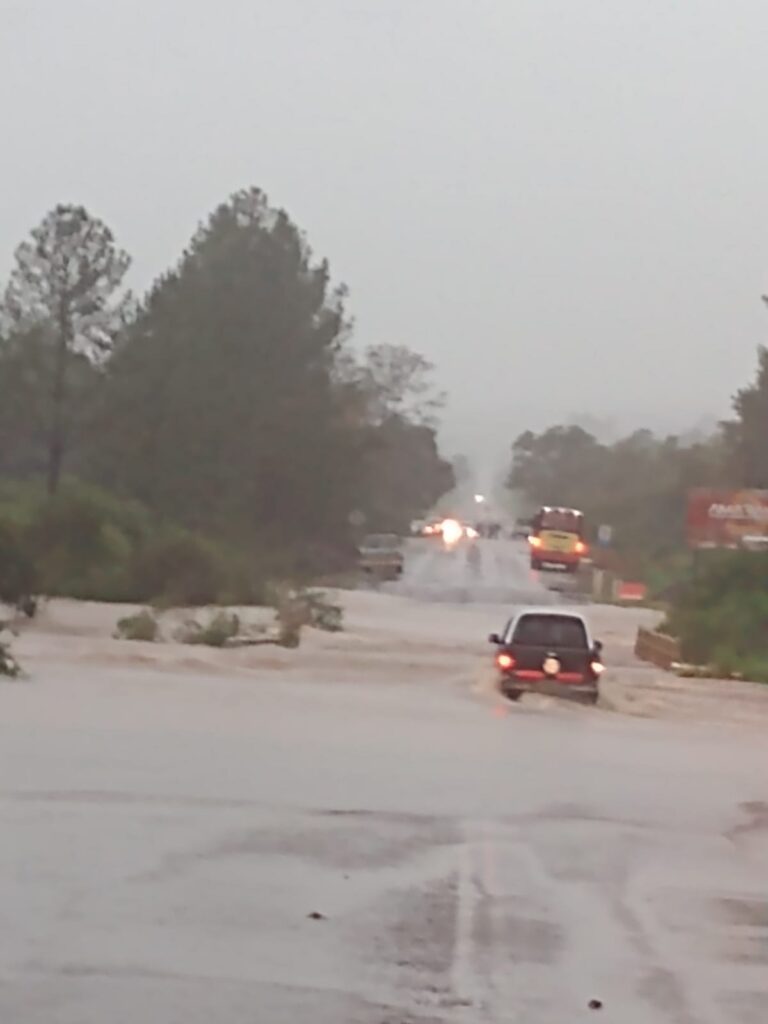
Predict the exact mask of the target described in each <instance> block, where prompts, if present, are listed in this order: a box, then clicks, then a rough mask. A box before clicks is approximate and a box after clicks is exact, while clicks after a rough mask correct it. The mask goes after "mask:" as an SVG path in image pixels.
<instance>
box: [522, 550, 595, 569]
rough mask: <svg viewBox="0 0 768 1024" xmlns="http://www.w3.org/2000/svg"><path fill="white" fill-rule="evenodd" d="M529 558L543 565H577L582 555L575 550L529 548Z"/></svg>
mask: <svg viewBox="0 0 768 1024" xmlns="http://www.w3.org/2000/svg"><path fill="white" fill-rule="evenodd" d="M531 558H532V559H534V561H536V562H543V563H544V564H545V565H546V564H550V565H578V564H579V562H580V561H581V559H582V555H580V554H579V553H578V552H576V551H542V549H541V548H531Z"/></svg>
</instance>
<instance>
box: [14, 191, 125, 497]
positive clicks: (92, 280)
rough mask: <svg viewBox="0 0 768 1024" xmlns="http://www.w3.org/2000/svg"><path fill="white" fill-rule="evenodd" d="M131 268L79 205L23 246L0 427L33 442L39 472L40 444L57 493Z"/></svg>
mask: <svg viewBox="0 0 768 1024" xmlns="http://www.w3.org/2000/svg"><path fill="white" fill-rule="evenodd" d="M129 263H130V260H129V257H128V256H127V255H126V253H124V252H122V251H121V250H119V249H118V248H117V247H116V245H115V241H114V238H113V235H112V232H111V231H110V229H109V228H108V227H107V226H106V225H105V224H104V223H103V222H102V221H100V220H98V219H96V218H94V217H91V216H90V214H89V213H88V212H87V211H86V210H85V209H84V208H83V207H82V206H57V207H56V208H55V209H54V210H52V211H51V212H50V213H49V214H48V215H47V216H46V217H45V218H44V219H43V221H42V222H41V223H40V224H39V225H38V226H37V227H36V228H35V229H34V230H33V231H32V233H31V237H30V238H29V239H28V240H27V241H25V242H22V244H21V245H20V246H19V247H18V249H17V250H16V255H15V264H14V267H13V269H12V272H11V276H10V280H9V282H8V286H7V288H6V291H5V298H4V302H3V307H2V320H3V328H4V330H3V333H4V342H3V346H2V352H0V372H1V373H2V378H3V384H2V387H1V388H0V390H2V392H3V395H2V397H4V398H6V399H7V401H8V403H9V404H8V405H7V406H6V412H5V422H4V423H3V424H2V425H3V426H4V427H5V429H6V431H7V430H8V429H9V426H8V424H9V422H10V423H11V424H14V423H15V424H16V427H17V430H18V432H19V435H20V437H21V439H22V450H23V449H24V446H25V445H26V448H27V452H26V455H24V454H23V455H22V466H21V467H20V468H22V469H23V468H24V466H25V463H24V459H25V458H27V459H29V466H30V468H34V466H35V463H36V459H37V457H38V456H37V454H36V452H37V450H38V449H39V447H40V446H41V445H42V447H43V449H44V452H45V456H44V459H45V475H46V481H47V487H48V491H49V493H50V494H54V493H55V492H56V490H57V489H58V486H59V482H60V479H61V474H62V470H63V467H64V462H65V458H66V457H67V455H68V454H69V452H70V450H71V448H72V446H73V444H74V442H75V439H76V431H77V426H78V423H79V421H81V419H82V416H83V412H84V400H85V398H86V396H87V395H88V394H89V393H90V391H91V390H92V386H93V385H94V384H95V382H96V380H97V379H98V377H99V376H100V373H101V368H102V366H103V364H104V361H105V359H106V358H107V356H108V355H109V352H110V350H111V348H112V345H113V342H114V338H115V335H116V333H117V331H118V330H119V329H120V327H121V326H122V324H123V318H124V314H125V309H126V300H125V298H119V297H118V296H117V292H118V289H119V288H120V285H121V283H122V280H123V277H124V276H125V273H126V271H127V269H128V266H129ZM6 437H7V435H6ZM6 444H7V441H6Z"/></svg>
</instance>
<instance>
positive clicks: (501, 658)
mask: <svg viewBox="0 0 768 1024" xmlns="http://www.w3.org/2000/svg"><path fill="white" fill-rule="evenodd" d="M496 664H497V665H498V666H499V668H503V669H504V670H505V671H507V670H508V669H510V668H514V667H515V659H514V658H513V657H512V655H511V654H499V655H497V657H496Z"/></svg>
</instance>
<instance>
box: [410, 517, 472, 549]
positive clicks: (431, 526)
mask: <svg viewBox="0 0 768 1024" xmlns="http://www.w3.org/2000/svg"><path fill="white" fill-rule="evenodd" d="M421 536H422V537H433V538H436V539H438V540H442V541H443V542H444V543H445V544H447V545H448V546H449V547H452V546H453V545H455V544H458V542H459V541H461V540H476V539H477V537H478V531H477V529H476V528H475V527H474V526H470V525H469V524H468V523H464V522H462V521H461V520H460V519H452V518H450V517H448V518H443V517H438V518H435V519H429V520H427V522H426V523H424V525H423V528H422V530H421Z"/></svg>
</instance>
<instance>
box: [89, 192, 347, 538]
mask: <svg viewBox="0 0 768 1024" xmlns="http://www.w3.org/2000/svg"><path fill="white" fill-rule="evenodd" d="M344 297H345V296H344V291H343V290H342V289H335V290H334V289H333V288H332V287H331V284H330V274H329V269H328V265H327V264H326V263H325V262H318V261H316V260H315V259H314V258H313V254H312V252H311V250H310V248H309V246H308V244H307V242H306V240H305V238H304V237H303V235H302V234H301V232H300V231H299V229H298V228H297V227H296V225H295V224H293V222H292V221H291V220H290V218H289V217H288V215H287V214H286V213H285V212H284V211H281V210H277V209H274V208H273V207H272V206H270V205H269V203H268V201H267V198H266V196H265V195H264V194H263V193H262V192H260V191H259V190H258V189H250V190H246V191H243V192H239V193H237V194H236V195H234V196H233V197H232V198H231V199H230V200H229V202H227V203H225V204H223V205H221V206H220V207H219V208H218V209H217V210H216V211H215V212H214V213H213V214H212V216H211V217H210V218H209V220H208V222H207V223H206V224H205V225H204V226H203V227H201V228H200V230H199V231H198V232H197V234H196V235H195V237H194V238H193V239H192V242H191V244H190V246H189V248H188V249H187V250H186V252H185V253H184V255H183V257H182V259H181V261H180V262H179V264H178V266H177V267H176V268H175V269H174V270H173V271H172V272H171V273H169V274H167V275H166V276H165V277H163V278H161V279H160V280H159V281H158V282H157V284H156V285H155V286H154V288H153V289H152V291H151V292H150V294H149V295H148V297H147V299H146V301H145V302H144V304H143V306H142V308H141V310H140V311H139V313H138V316H137V317H136V320H135V322H134V324H133V325H132V326H131V328H130V330H129V331H128V332H127V333H126V335H125V338H124V339H123V340H122V342H121V344H120V346H119V347H118V348H117V349H116V351H115V353H114V355H113V358H112V359H111V361H110V364H109V379H108V387H107V390H106V394H105V403H104V407H103V411H102V417H101V426H100V451H99V452H98V453H97V459H96V462H95V472H96V474H97V475H98V477H99V479H100V480H101V481H102V482H104V483H106V484H108V485H111V486H113V487H117V488H120V489H123V490H125V491H127V492H128V493H130V494H133V495H135V496H137V497H139V498H140V499H142V500H143V501H145V502H146V503H147V504H148V505H149V506H150V507H152V508H154V509H156V510H158V511H160V512H162V513H163V514H166V515H168V516H170V517H172V518H173V519H175V520H177V521H180V522H183V523H185V524H187V525H189V526H192V527H194V528H197V529H202V530H206V531H208V532H211V533H216V534H219V535H221V534H223V535H228V536H230V537H233V538H237V539H238V540H243V541H248V542H252V541H254V540H255V539H256V538H263V537H272V538H273V540H274V541H275V542H276V543H285V544H290V543H293V542H295V541H297V540H298V539H301V538H304V539H306V538H312V539H315V540H318V541H322V542H327V543H334V542H338V541H339V539H340V538H341V537H342V536H343V534H344V532H345V530H346V523H347V517H348V514H349V510H350V508H351V507H352V500H353V499H352V495H353V493H354V487H355V473H356V466H357V461H356V460H357V459H358V456H359V449H360V447H361V439H360V438H358V437H357V436H356V432H355V431H354V430H352V429H350V425H349V423H348V408H347V401H348V397H349V395H348V392H347V391H345V390H344V389H343V388H342V387H341V385H340V384H339V382H338V381H337V379H336V376H335V367H336V362H337V360H338V359H339V357H340V355H341V353H342V351H343V346H344V342H345V339H346V335H347V322H346V317H345V312H344ZM360 457H361V456H360Z"/></svg>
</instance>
